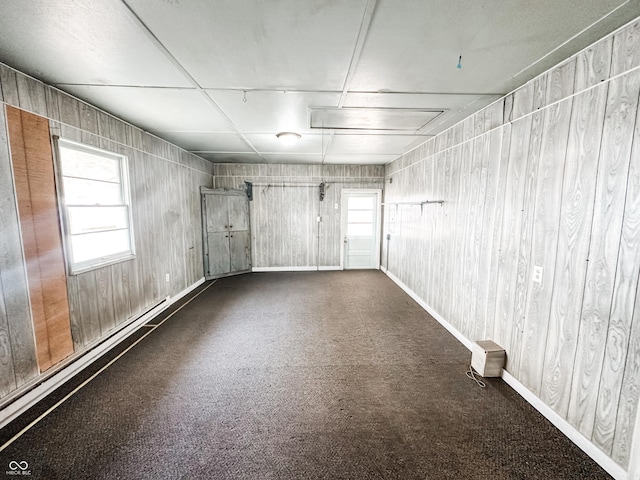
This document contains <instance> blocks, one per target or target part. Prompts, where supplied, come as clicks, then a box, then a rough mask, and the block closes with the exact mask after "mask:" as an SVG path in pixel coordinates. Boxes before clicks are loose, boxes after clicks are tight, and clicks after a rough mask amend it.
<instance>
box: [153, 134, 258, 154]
mask: <svg viewBox="0 0 640 480" xmlns="http://www.w3.org/2000/svg"><path fill="white" fill-rule="evenodd" d="M156 134H157V135H158V136H160V137H162V138H164V139H165V140H167V141H169V142H172V143H175V144H176V145H179V146H181V147H182V148H184V149H185V150H189V151H192V152H212V153H213V152H236V153H240V152H245V153H254V152H253V150H252V149H251V147H250V146H249V145H248V144H247V142H245V141H244V140H243V139H242V137H241V136H240V135H238V134H235V133H210V132H156Z"/></svg>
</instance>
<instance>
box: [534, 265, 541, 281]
mask: <svg viewBox="0 0 640 480" xmlns="http://www.w3.org/2000/svg"><path fill="white" fill-rule="evenodd" d="M533 281H534V282H536V283H542V267H539V266H537V265H534V267H533Z"/></svg>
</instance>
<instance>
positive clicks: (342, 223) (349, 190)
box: [340, 188, 382, 270]
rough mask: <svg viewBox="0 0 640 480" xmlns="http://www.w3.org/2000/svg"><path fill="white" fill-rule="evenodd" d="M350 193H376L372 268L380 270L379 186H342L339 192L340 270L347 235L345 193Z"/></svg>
mask: <svg viewBox="0 0 640 480" xmlns="http://www.w3.org/2000/svg"><path fill="white" fill-rule="evenodd" d="M350 193H371V194H375V195H376V226H375V234H376V241H375V247H374V251H375V252H376V258H375V263H374V266H372V267H371V269H372V270H380V241H381V238H380V237H381V236H382V189H381V188H343V189H342V191H341V192H340V206H341V208H340V210H341V212H340V213H341V214H340V270H344V238H345V237H346V235H347V195H348V194H350Z"/></svg>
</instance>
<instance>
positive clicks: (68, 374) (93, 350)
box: [0, 278, 205, 428]
mask: <svg viewBox="0 0 640 480" xmlns="http://www.w3.org/2000/svg"><path fill="white" fill-rule="evenodd" d="M204 282H205V279H204V278H201V279H200V280H198V281H197V282H196V283H194V284H193V285H191V286H190V287H188V288H186V289H184V290H183V291H181V292H180V293H178V294H177V295H175V296H173V297H166V298H163V299H162V300H161V301H160V302H159V303H158V304H156V305H155V306H154V307H153V308H151V309H150V310H148V311H147V312H145V313H144V314H142V315H141V316H139V317H133V318H131V319H129V320H127V321H125V322H123V323H122V324H121V325H120V329H119V330H117V331H116V332H115V333H113V334H112V335H111V336H109V337H108V338H106V339H105V340H98V341H96V343H95V344H94V345H93V346H89V347H88V348H87V349H85V350H82V351H80V352H78V353H77V354H74V355H72V356H70V357H69V358H68V359H66V360H64V361H63V362H62V363H61V364H60V365H59V366H58V367H57V368H56V367H54V368H55V370H54V371H52V372H51V373H49V374H48V376H46V377H45V376H44V375H41V376H40V377H37V378H35V379H34V382H35V383H38V382H40V383H39V384H38V385H37V386H35V387H33V385H31V386H30V389H28V390H27V391H25V393H23V394H21V395H19V396H17V397H16V398H15V399H14V400H12V401H11V403H8V404H7V406H6V407H4V408H2V410H0V428H3V427H4V426H5V425H7V424H8V423H10V422H11V421H13V420H15V419H16V418H17V417H19V416H20V415H22V414H23V413H24V412H26V411H27V410H28V409H29V408H31V407H32V406H34V405H35V404H36V403H38V402H39V401H40V400H42V399H43V398H45V397H46V396H47V395H49V394H50V393H52V392H53V391H54V390H56V389H57V388H58V387H60V386H61V385H63V384H64V383H65V382H66V381H68V380H69V379H71V378H72V377H73V376H74V375H76V374H78V373H80V372H81V371H82V370H84V369H85V368H86V367H88V366H89V365H91V364H92V363H93V362H95V361H96V360H98V359H99V358H100V357H101V356H102V355H104V354H105V353H107V352H108V351H109V350H111V349H112V348H113V347H115V346H116V345H118V344H119V343H120V342H122V341H123V340H125V339H126V338H127V337H129V336H130V335H131V334H133V333H134V332H135V331H136V330H138V329H140V328H142V327H143V326H144V324H146V323H148V322H149V321H150V320H152V319H153V318H155V317H156V316H158V315H159V314H160V313H162V312H163V311H164V310H166V309H167V308H169V307H170V306H171V305H173V304H174V303H175V302H177V301H178V300H180V299H181V298H182V297H184V296H185V295H188V294H189V293H191V292H192V291H193V290H195V289H196V288H197V287H199V286H200V285H202V284H203V283H204Z"/></svg>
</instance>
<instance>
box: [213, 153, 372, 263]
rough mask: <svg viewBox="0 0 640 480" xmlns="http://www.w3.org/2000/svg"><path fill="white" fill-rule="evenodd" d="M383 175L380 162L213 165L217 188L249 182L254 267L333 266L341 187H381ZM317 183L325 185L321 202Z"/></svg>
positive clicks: (337, 256)
mask: <svg viewBox="0 0 640 480" xmlns="http://www.w3.org/2000/svg"><path fill="white" fill-rule="evenodd" d="M383 176H384V167H383V166H362V165H216V166H215V186H216V187H217V188H221V187H229V188H244V182H245V181H248V182H253V183H254V187H253V201H252V202H250V204H249V205H250V215H251V228H252V230H251V237H252V245H251V249H252V257H253V258H252V263H253V267H254V268H273V267H278V268H290V267H320V268H322V267H325V268H337V267H339V266H340V248H341V247H342V239H341V237H340V212H341V210H340V208H341V205H340V203H341V202H340V195H341V191H342V189H343V188H382V183H383ZM321 182H325V184H326V190H325V197H324V200H323V201H322V202H321V201H320V195H319V185H320V183H321ZM336 206H337V208H336ZM318 215H320V217H321V220H322V221H321V222H320V223H318V222H317V221H316V219H317V217H318Z"/></svg>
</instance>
